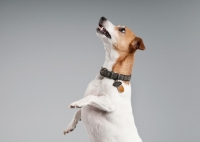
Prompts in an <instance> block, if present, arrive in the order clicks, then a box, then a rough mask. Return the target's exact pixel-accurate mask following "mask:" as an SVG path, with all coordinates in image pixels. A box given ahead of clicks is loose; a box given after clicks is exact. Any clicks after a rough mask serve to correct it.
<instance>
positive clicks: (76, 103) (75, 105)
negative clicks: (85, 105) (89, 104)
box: [69, 101, 82, 108]
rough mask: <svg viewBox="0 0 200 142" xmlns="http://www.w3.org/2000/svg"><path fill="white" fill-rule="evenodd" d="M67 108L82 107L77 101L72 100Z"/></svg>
mask: <svg viewBox="0 0 200 142" xmlns="http://www.w3.org/2000/svg"><path fill="white" fill-rule="evenodd" d="M69 108H82V106H80V105H79V103H78V101H77V102H73V103H71V104H70V105H69Z"/></svg>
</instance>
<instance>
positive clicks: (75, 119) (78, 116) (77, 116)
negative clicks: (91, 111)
mask: <svg viewBox="0 0 200 142" xmlns="http://www.w3.org/2000/svg"><path fill="white" fill-rule="evenodd" d="M80 120H81V110H78V111H77V112H76V113H75V114H74V117H73V118H72V121H71V122H70V124H69V125H68V126H67V128H66V129H65V130H64V135H65V134H66V133H69V132H71V131H73V130H74V129H75V128H76V125H77V123H78V121H80Z"/></svg>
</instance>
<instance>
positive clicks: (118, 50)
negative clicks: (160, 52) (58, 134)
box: [64, 17, 145, 142]
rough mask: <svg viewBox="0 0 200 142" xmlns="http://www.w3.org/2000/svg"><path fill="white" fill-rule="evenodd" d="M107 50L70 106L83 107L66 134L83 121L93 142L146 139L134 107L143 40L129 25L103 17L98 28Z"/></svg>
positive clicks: (140, 141) (76, 114)
mask: <svg viewBox="0 0 200 142" xmlns="http://www.w3.org/2000/svg"><path fill="white" fill-rule="evenodd" d="M96 33H97V35H98V36H99V37H100V39H101V40H102V41H103V45H104V48H105V51H106V57H105V62H104V64H103V67H102V68H101V69H100V73H98V74H97V75H96V77H95V79H94V80H92V81H91V82H90V83H89V85H88V87H87V89H86V92H85V94H84V98H83V99H81V100H79V101H76V102H73V103H71V104H70V105H69V108H80V109H79V110H78V111H77V112H76V113H75V115H74V117H73V119H72V121H71V123H70V124H69V125H68V127H67V128H66V129H65V130H64V134H66V133H69V132H71V131H73V130H74V129H75V127H76V125H77V123H78V121H80V120H82V121H83V122H84V124H85V127H86V130H87V132H88V135H89V138H90V140H91V141H92V142H142V139H141V138H140V136H139V134H138V131H137V128H136V126H135V122H134V117H133V113H132V106H131V85H130V79H131V73H132V68H133V64H134V54H135V52H136V50H138V49H139V50H144V49H145V45H144V43H143V40H142V39H141V38H139V37H136V36H135V34H134V33H133V32H132V31H131V30H130V29H129V28H128V27H125V26H115V25H113V24H112V23H111V22H110V21H108V20H107V19H106V18H105V17H101V18H100V20H99V23H98V27H97V29H96Z"/></svg>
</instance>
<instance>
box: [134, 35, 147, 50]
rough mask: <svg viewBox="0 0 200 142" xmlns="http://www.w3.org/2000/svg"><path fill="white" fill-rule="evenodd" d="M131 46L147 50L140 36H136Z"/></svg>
mask: <svg viewBox="0 0 200 142" xmlns="http://www.w3.org/2000/svg"><path fill="white" fill-rule="evenodd" d="M131 47H132V48H133V49H140V50H145V46H144V43H143V40H142V39H141V38H140V37H135V39H134V40H133V41H132V42H131Z"/></svg>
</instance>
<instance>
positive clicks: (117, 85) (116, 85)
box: [113, 81, 122, 87]
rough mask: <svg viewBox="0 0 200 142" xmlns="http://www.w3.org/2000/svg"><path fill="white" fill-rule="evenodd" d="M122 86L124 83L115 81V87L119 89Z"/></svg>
mask: <svg viewBox="0 0 200 142" xmlns="http://www.w3.org/2000/svg"><path fill="white" fill-rule="evenodd" d="M120 85H122V83H121V82H120V81H115V82H114V83H113V86H115V87H119V86H120Z"/></svg>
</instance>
